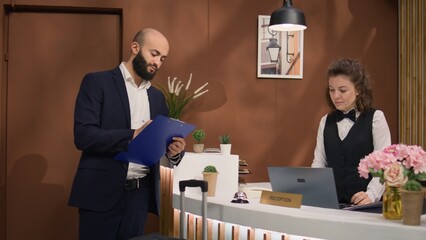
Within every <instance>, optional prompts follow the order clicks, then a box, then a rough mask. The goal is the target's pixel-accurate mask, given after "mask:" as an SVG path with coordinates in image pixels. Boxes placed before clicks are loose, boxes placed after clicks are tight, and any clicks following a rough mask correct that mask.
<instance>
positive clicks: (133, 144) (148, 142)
mask: <svg viewBox="0 0 426 240" xmlns="http://www.w3.org/2000/svg"><path fill="white" fill-rule="evenodd" d="M194 129H195V126H194V125H192V124H188V123H185V122H182V121H179V120H177V119H173V118H169V117H165V116H162V115H158V116H157V117H155V118H154V120H153V121H152V122H151V123H150V124H149V125H148V126H147V127H146V128H145V129H144V130H142V131H141V132H140V133H139V134H138V136H136V138H134V139H133V140H132V141H130V143H129V147H128V149H127V152H120V153H118V154H117V155H116V156H115V159H116V160H121V161H128V162H134V163H138V164H143V165H145V166H148V167H150V166H152V165H154V164H156V163H157V162H159V161H160V158H161V157H162V156H164V155H165V154H166V152H167V147H168V146H169V144H170V143H171V142H172V141H173V137H182V138H184V137H186V136H188V135H189V134H190V133H191V132H192V131H193V130H194Z"/></svg>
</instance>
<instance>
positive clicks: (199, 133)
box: [192, 128, 206, 153]
mask: <svg viewBox="0 0 426 240" xmlns="http://www.w3.org/2000/svg"><path fill="white" fill-rule="evenodd" d="M192 137H193V138H194V140H195V142H197V143H195V144H194V145H193V146H192V147H193V149H194V152H196V153H202V152H204V144H203V143H201V142H202V141H203V140H204V138H205V137H206V133H205V132H204V130H203V129H201V128H200V129H196V130H195V131H194V132H192Z"/></svg>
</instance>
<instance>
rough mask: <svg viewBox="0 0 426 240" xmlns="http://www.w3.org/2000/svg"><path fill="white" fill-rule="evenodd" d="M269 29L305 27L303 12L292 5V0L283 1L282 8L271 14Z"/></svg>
mask: <svg viewBox="0 0 426 240" xmlns="http://www.w3.org/2000/svg"><path fill="white" fill-rule="evenodd" d="M269 29H271V30H273V31H300V30H305V29H306V21H305V14H303V12H302V11H300V10H299V9H297V8H294V7H293V6H292V1H291V0H287V1H285V3H284V5H283V7H282V8H279V9H277V10H275V11H274V12H273V13H272V14H271V20H270V21H269Z"/></svg>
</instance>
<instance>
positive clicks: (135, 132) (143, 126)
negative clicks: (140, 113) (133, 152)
mask: <svg viewBox="0 0 426 240" xmlns="http://www.w3.org/2000/svg"><path fill="white" fill-rule="evenodd" d="M151 122H152V120H148V121H147V122H146V123H145V124H144V125H142V127H140V128H138V129H136V130H135V131H134V132H133V138H132V139H134V138H135V137H136V136H137V135H139V133H141V132H142V130H144V128H146V126H148V125H149V124H150V123H151Z"/></svg>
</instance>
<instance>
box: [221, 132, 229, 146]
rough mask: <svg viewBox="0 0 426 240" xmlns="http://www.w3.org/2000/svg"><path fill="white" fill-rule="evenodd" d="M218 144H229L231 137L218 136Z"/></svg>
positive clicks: (225, 135)
mask: <svg viewBox="0 0 426 240" xmlns="http://www.w3.org/2000/svg"><path fill="white" fill-rule="evenodd" d="M219 142H220V144H230V143H231V135H229V134H227V133H226V134H222V135H220V136H219Z"/></svg>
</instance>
